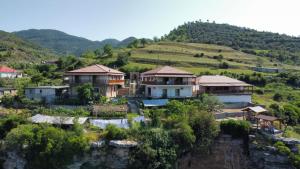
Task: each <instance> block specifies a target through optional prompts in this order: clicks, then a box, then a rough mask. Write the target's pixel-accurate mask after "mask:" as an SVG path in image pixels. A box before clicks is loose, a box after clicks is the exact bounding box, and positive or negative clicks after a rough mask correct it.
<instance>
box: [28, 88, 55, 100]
mask: <svg viewBox="0 0 300 169" xmlns="http://www.w3.org/2000/svg"><path fill="white" fill-rule="evenodd" d="M25 96H26V97H27V98H28V99H31V100H37V101H41V100H43V99H44V100H45V101H46V102H47V103H50V102H53V101H54V99H55V98H56V96H55V89H52V88H44V89H43V88H40V89H39V88H36V89H25Z"/></svg>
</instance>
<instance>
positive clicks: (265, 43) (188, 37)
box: [163, 21, 300, 64]
mask: <svg viewBox="0 0 300 169" xmlns="http://www.w3.org/2000/svg"><path fill="white" fill-rule="evenodd" d="M163 39H167V40H172V41H179V42H194V43H207V44H218V45H224V46H230V47H232V48H234V49H240V50H242V51H243V52H246V53H251V54H255V55H259V56H267V57H270V58H272V59H276V60H279V61H281V62H286V63H290V64H299V63H300V55H299V51H300V38H296V37H291V36H287V35H280V34H277V33H271V32H259V31H256V30H253V29H248V28H242V27H237V26H231V25H228V24H216V23H209V22H201V21H195V22H188V23H185V24H184V25H181V26H179V27H178V28H176V29H174V30H172V31H171V32H170V33H169V34H168V35H166V36H165V37H163Z"/></svg>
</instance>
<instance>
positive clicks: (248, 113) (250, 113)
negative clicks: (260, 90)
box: [242, 106, 268, 121]
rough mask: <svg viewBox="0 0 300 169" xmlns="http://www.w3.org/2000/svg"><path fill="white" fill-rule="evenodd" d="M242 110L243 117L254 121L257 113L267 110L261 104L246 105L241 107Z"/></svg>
mask: <svg viewBox="0 0 300 169" xmlns="http://www.w3.org/2000/svg"><path fill="white" fill-rule="evenodd" d="M242 111H243V114H244V118H245V119H246V120H250V121H254V120H255V117H256V116H257V115H259V114H262V113H266V112H268V111H267V110H266V109H265V108H263V107H261V106H255V107H246V108H244V109H242Z"/></svg>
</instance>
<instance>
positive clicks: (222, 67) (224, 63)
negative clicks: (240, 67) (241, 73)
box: [219, 62, 229, 69]
mask: <svg viewBox="0 0 300 169" xmlns="http://www.w3.org/2000/svg"><path fill="white" fill-rule="evenodd" d="M219 68H221V69H228V68H229V64H228V63H227V62H222V63H220V64H219Z"/></svg>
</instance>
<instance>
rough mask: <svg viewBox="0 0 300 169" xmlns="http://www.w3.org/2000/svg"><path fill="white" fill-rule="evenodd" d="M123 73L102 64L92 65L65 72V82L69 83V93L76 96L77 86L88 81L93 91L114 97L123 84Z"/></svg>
mask: <svg viewBox="0 0 300 169" xmlns="http://www.w3.org/2000/svg"><path fill="white" fill-rule="evenodd" d="M124 75H125V74H124V73H123V72H120V71H118V70H115V69H111V68H109V67H106V66H103V65H99V64H96V65H92V66H88V67H84V68H81V69H77V70H72V71H69V72H66V73H65V83H67V84H68V85H70V88H71V89H70V95H71V96H77V86H79V85H82V84H85V83H90V84H92V85H93V87H94V93H95V94H99V95H100V96H106V97H109V98H111V97H116V96H117V95H118V90H119V89H120V88H123V87H124V86H125V80H124Z"/></svg>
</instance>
